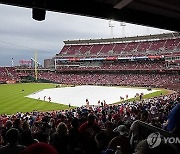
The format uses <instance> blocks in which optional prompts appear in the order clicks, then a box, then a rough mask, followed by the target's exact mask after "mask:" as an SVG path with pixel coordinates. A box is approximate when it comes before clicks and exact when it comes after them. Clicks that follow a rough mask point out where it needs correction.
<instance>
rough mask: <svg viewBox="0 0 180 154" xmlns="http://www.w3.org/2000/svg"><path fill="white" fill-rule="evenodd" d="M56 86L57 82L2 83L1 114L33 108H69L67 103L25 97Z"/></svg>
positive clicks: (42, 109)
mask: <svg viewBox="0 0 180 154" xmlns="http://www.w3.org/2000/svg"><path fill="white" fill-rule="evenodd" d="M55 86H56V85H55V84H45V83H29V84H28V83H26V84H0V114H4V113H6V114H12V113H16V112H30V111H33V110H38V111H50V110H61V109H67V108H69V107H68V106H67V105H61V104H57V103H50V102H44V101H41V100H35V99H31V98H27V97H24V96H27V95H28V94H31V93H33V92H36V91H39V90H41V89H47V88H54V87H55ZM22 90H24V91H22Z"/></svg>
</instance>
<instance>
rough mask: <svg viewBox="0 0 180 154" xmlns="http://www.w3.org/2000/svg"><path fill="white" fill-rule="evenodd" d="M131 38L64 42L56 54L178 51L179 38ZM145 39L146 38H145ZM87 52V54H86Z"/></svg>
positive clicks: (120, 53)
mask: <svg viewBox="0 0 180 154" xmlns="http://www.w3.org/2000/svg"><path fill="white" fill-rule="evenodd" d="M136 39H137V40H135V41H134V40H131V41H128V42H124V41H121V42H113V39H112V40H111V41H112V42H110V43H108V42H104V43H101V44H97V43H96V44H81V42H79V44H71V45H69V44H65V46H64V47H63V49H62V50H61V51H60V53H59V54H58V56H59V57H61V56H62V55H63V57H84V56H85V57H94V56H98V55H101V56H108V55H109V54H110V55H114V56H115V55H118V56H129V55H131V56H142V55H144V56H145V55H146V56H148V55H162V54H163V55H166V54H168V53H170V52H173V53H179V51H180V38H164V39H163V40H152V39H151V37H150V38H149V40H138V37H137V38H136ZM146 39H147V38H146ZM86 53H88V54H86Z"/></svg>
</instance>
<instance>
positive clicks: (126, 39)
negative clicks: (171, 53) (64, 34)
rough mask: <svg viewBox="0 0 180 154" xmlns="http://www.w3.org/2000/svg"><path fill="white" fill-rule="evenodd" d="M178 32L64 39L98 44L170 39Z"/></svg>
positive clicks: (75, 42)
mask: <svg viewBox="0 0 180 154" xmlns="http://www.w3.org/2000/svg"><path fill="white" fill-rule="evenodd" d="M179 37H180V34H179V33H166V34H157V35H146V36H136V37H124V38H109V39H90V40H67V41H64V43H65V45H75V44H77V45H79V44H100V43H103V44H104V43H115V42H129V41H131V42H132V41H142V40H143V41H147V40H159V39H170V38H171V39H172V38H179Z"/></svg>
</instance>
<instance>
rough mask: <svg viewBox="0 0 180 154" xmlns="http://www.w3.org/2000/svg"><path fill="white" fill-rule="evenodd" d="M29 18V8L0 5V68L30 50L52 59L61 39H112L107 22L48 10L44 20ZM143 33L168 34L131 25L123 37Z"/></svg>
mask: <svg viewBox="0 0 180 154" xmlns="http://www.w3.org/2000/svg"><path fill="white" fill-rule="evenodd" d="M31 16H32V15H31V9H28V8H20V7H14V6H8V5H2V4H0V66H2V65H3V66H5V65H10V64H11V58H12V57H13V58H14V61H15V64H16V65H17V64H18V61H19V60H20V59H27V60H28V59H30V58H31V57H32V56H33V55H34V49H37V50H41V51H39V52H38V59H39V61H40V63H43V60H44V58H52V57H53V56H54V55H55V54H56V53H58V52H59V51H60V50H61V49H62V47H63V45H64V44H63V41H64V40H71V39H93V38H110V37H112V36H111V29H110V28H109V25H108V24H109V21H108V20H104V19H97V18H91V17H83V16H77V15H70V14H64V13H57V12H49V11H48V12H47V13H46V20H45V21H41V22H39V21H35V20H33V19H32V17H31ZM114 23H115V27H114V28H113V34H114V35H113V36H114V37H122V27H121V26H120V23H119V22H117V21H115V22H114ZM147 32H149V33H151V34H154V33H160V32H168V31H163V30H159V29H156V28H149V29H148V28H147V27H144V26H137V25H133V24H126V27H125V34H126V36H136V35H146V34H147ZM3 42H6V43H3ZM12 44H14V45H12ZM22 46H24V47H22ZM29 48H32V49H29ZM43 51H46V52H43Z"/></svg>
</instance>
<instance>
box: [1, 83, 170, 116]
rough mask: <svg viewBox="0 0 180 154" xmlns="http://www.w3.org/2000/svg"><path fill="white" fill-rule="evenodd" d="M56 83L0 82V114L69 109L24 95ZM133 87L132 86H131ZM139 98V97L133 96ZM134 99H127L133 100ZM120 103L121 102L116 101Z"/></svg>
mask: <svg viewBox="0 0 180 154" xmlns="http://www.w3.org/2000/svg"><path fill="white" fill-rule="evenodd" d="M55 86H56V84H46V83H25V84H0V114H4V113H6V114H12V113H16V112H31V111H33V110H38V111H51V110H62V109H69V106H67V105H62V104H58V103H51V102H44V101H41V100H36V99H31V98H27V97H25V96H27V95H29V94H32V93H33V92H37V91H39V90H42V89H47V88H54V87H55ZM133 88H134V87H133ZM167 93H168V91H167V90H164V89H160V91H158V92H154V93H151V94H147V95H144V96H143V98H151V97H157V96H160V95H161V94H162V95H164V94H167ZM135 99H139V98H135ZM135 99H129V100H128V101H133V100H135ZM117 103H121V102H117Z"/></svg>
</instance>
